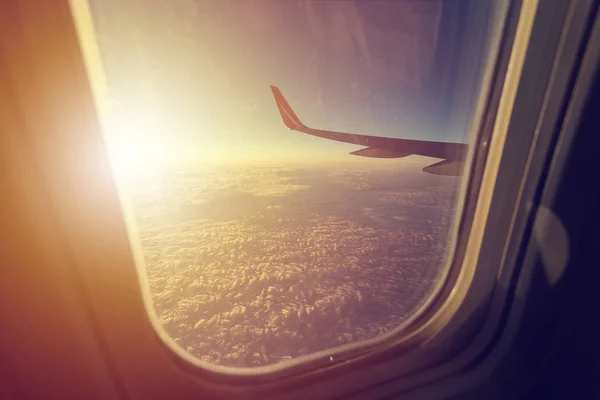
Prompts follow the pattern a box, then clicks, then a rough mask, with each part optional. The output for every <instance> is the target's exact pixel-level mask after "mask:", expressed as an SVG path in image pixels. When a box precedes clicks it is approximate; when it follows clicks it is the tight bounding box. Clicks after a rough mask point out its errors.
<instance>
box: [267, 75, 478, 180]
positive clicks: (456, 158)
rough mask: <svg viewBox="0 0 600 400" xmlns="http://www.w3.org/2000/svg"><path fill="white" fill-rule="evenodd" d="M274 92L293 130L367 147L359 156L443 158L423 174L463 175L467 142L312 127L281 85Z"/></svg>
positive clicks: (283, 118)
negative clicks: (369, 134)
mask: <svg viewBox="0 0 600 400" xmlns="http://www.w3.org/2000/svg"><path fill="white" fill-rule="evenodd" d="M271 91H272V92H273V97H275V103H276V104H277V108H278V109H279V114H281V119H282V120H283V123H284V124H285V126H287V127H288V128H289V129H291V130H295V131H299V132H304V133H306V134H309V135H312V136H318V137H322V138H325V139H330V140H335V141H337V142H343V143H351V144H356V145H359V146H366V147H365V148H363V149H360V150H357V151H353V152H352V153H350V154H352V155H355V156H362V157H374V158H401V157H406V156H409V155H412V154H416V155H421V156H426V157H435V158H441V159H443V160H442V161H441V162H438V163H436V164H433V165H429V166H427V167H425V168H424V169H423V171H424V172H428V173H432V174H437V175H448V176H460V175H462V170H463V166H464V161H465V158H466V155H467V149H468V145H467V144H466V143H450V142H433V141H426V140H411V139H398V138H388V137H380V136H368V135H359V134H355V133H344V132H334V131H326V130H321V129H313V128H309V127H308V126H306V125H304V124H303V123H302V122H301V121H300V118H298V116H297V115H296V113H295V112H294V110H292V107H290V105H289V103H288V102H287V100H286V99H285V97H284V96H283V94H282V93H281V91H280V90H279V88H278V87H277V86H273V85H271Z"/></svg>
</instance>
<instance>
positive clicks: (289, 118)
mask: <svg viewBox="0 0 600 400" xmlns="http://www.w3.org/2000/svg"><path fill="white" fill-rule="evenodd" d="M269 86H270V87H271V92H272V93H273V97H274V98H275V104H276V105H277V109H278V110H279V114H280V116H281V119H282V120H283V123H284V124H285V126H287V127H288V128H289V129H292V130H300V129H302V128H305V125H304V124H303V123H302V122H301V121H300V118H298V116H297V115H296V113H295V112H294V110H293V109H292V107H291V106H290V105H289V103H288V102H287V100H286V99H285V96H284V95H283V93H281V90H279V88H278V87H277V86H275V85H269Z"/></svg>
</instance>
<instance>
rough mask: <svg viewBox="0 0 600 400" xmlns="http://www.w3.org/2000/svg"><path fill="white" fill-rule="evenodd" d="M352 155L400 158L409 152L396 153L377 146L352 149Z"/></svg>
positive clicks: (408, 154)
mask: <svg viewBox="0 0 600 400" xmlns="http://www.w3.org/2000/svg"><path fill="white" fill-rule="evenodd" d="M350 154H352V155H353V156H361V157H372V158H402V157H408V156H410V155H411V153H398V152H395V151H391V150H386V149H380V148H377V147H367V148H364V149H360V150H356V151H353V152H352V153H350Z"/></svg>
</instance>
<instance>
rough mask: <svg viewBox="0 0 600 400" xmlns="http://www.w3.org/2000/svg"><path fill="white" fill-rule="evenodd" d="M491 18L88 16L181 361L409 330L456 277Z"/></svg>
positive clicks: (113, 142)
mask: <svg viewBox="0 0 600 400" xmlns="http://www.w3.org/2000/svg"><path fill="white" fill-rule="evenodd" d="M488 3H490V2H487V1H484V0H481V1H480V0H477V1H445V2H444V1H304V0H287V1H271V0H267V1H265V0H245V1H239V0H218V1H217V0H215V1H209V0H176V1H166V0H162V1H159V0H151V1H142V0H118V1H117V0H94V1H91V2H90V5H91V9H92V13H93V18H94V24H95V29H96V35H97V40H98V43H99V47H100V51H101V56H102V61H103V66H104V70H105V74H106V77H107V85H108V92H109V95H110V112H109V115H108V119H109V120H108V121H107V126H108V129H107V132H106V136H107V143H108V145H109V150H110V153H111V158H112V160H113V167H114V170H115V173H116V174H117V175H118V177H119V179H121V180H122V181H123V182H124V183H125V189H126V194H127V195H128V196H129V197H130V200H131V202H132V204H133V210H134V213H135V221H136V224H137V227H136V229H137V231H138V232H139V238H136V240H139V241H140V243H141V249H142V251H143V257H144V262H145V263H144V264H145V265H140V266H139V268H144V269H145V274H143V275H145V276H147V280H148V281H147V282H142V284H144V285H148V286H149V288H150V293H151V297H152V302H153V304H152V307H154V309H155V310H156V315H157V317H158V319H159V322H160V325H161V327H162V329H164V330H165V332H166V333H167V334H168V335H169V336H170V337H172V338H173V340H174V341H175V342H176V343H177V345H178V346H180V347H181V348H183V349H184V350H186V351H187V352H189V353H190V354H191V355H193V356H195V357H197V358H198V359H200V360H203V361H206V362H208V363H211V364H218V365H223V366H231V367H254V366H264V365H270V364H275V363H278V362H281V361H285V360H289V359H293V358H297V357H300V356H306V355H310V354H313V353H315V352H317V351H321V350H326V349H334V348H337V347H339V346H342V345H346V344H350V343H358V342H360V341H362V340H365V339H372V338H376V337H378V336H379V335H381V334H382V333H385V332H390V331H392V330H393V329H395V328H398V327H401V326H402V325H403V323H405V322H406V321H408V320H409V319H410V318H411V317H413V316H415V315H416V313H417V311H418V310H419V309H420V308H421V306H422V305H423V304H424V303H425V302H426V301H427V300H428V299H430V298H431V296H432V294H433V293H434V292H435V289H436V288H437V287H438V286H439V283H440V282H441V280H442V279H443V278H444V277H445V275H446V274H445V271H446V269H447V268H446V267H447V265H448V264H449V263H448V261H449V260H448V255H449V254H450V253H451V250H452V242H453V241H452V240H451V239H452V238H453V234H452V233H453V232H454V229H453V228H454V226H455V225H454V224H453V223H454V222H455V221H456V216H457V215H458V214H459V212H460V211H461V204H459V202H458V199H459V195H458V194H459V192H460V188H461V184H462V183H463V177H464V176H465V168H466V167H465V162H466V159H467V149H468V144H469V139H470V138H471V136H470V135H471V132H472V129H471V128H472V126H471V123H472V120H473V115H474V110H475V103H476V102H477V100H478V98H479V96H480V92H481V80H482V74H483V69H484V65H485V63H484V61H485V58H486V57H485V52H486V51H489V48H488V47H486V46H487V43H488V40H487V39H486V38H487V37H488V36H489V32H488V29H489V26H488V25H489V24H488V23H486V22H485V21H484V22H482V21H480V19H481V15H479V16H478V17H477V18H475V17H476V16H477V15H475V16H472V15H471V14H472V9H474V8H476V7H479V8H485V7H487V4H488ZM483 4H485V6H483ZM476 19H477V21H475V20H476ZM483 19H484V20H485V18H483ZM473 32H475V34H474V33H473ZM271 85H274V86H277V88H278V90H280V92H279V93H281V95H282V96H285V99H286V100H287V101H282V100H281V98H277V95H276V92H275V90H277V89H272V88H271ZM290 110H293V111H290ZM286 121H287V122H286ZM299 123H300V125H298V124H299ZM286 124H287V125H288V126H286ZM289 124H292V128H293V129H292V130H290V129H288V128H289ZM305 125H306V126H308V127H310V128H314V129H317V130H319V131H318V132H316V131H314V130H310V128H307V129H308V130H306V131H302V130H303V129H304V128H306V126H305ZM323 131H336V132H338V133H339V132H341V133H342V134H341V135H340V134H338V133H336V134H335V135H338V136H335V135H334V140H330V139H331V138H332V137H328V136H327V135H329V136H331V134H329V133H327V132H325V133H323ZM315 132H316V133H315ZM345 133H358V134H363V135H370V136H375V137H378V139H364V138H363V139H356V140H358V141H361V143H362V145H360V146H359V145H357V144H356V143H357V142H356V141H354V142H352V141H351V142H350V143H344V142H339V141H336V139H335V138H338V139H339V138H342V139H344V140H345V139H347V138H348V136H344V134H345ZM318 136H321V137H318ZM381 138H396V139H411V140H417V141H419V142H410V143H409V142H396V141H392V142H390V141H385V140H383V141H382V140H381ZM351 140H355V139H351ZM364 140H366V142H365V141H364ZM423 141H427V143H424V142H423ZM353 143H354V144H353ZM364 143H367V144H366V145H365V144H364ZM364 148H367V149H368V150H363V151H362V153H358V154H349V153H352V152H356V151H358V150H360V149H364ZM444 160H446V161H444ZM439 162H442V165H441V166H434V167H429V166H431V165H434V164H436V163H439Z"/></svg>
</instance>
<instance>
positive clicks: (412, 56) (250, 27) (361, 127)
mask: <svg viewBox="0 0 600 400" xmlns="http://www.w3.org/2000/svg"><path fill="white" fill-rule="evenodd" d="M460 3H461V2H446V4H445V5H444V7H448V6H449V5H448V4H453V5H450V6H453V7H460ZM456 4H458V5H456ZM92 5H93V13H94V19H95V23H96V30H97V35H98V40H99V44H100V50H101V53H102V57H103V61H104V67H105V70H106V75H107V81H108V86H109V91H110V93H111V98H112V100H113V103H114V104H115V105H116V106H115V113H116V114H119V115H121V117H119V118H118V120H119V121H124V120H126V119H127V118H138V119H143V120H144V122H145V126H146V127H148V126H149V127H148V128H145V129H146V130H148V132H145V131H144V129H142V128H139V129H138V128H131V129H130V130H129V131H127V130H126V129H123V130H121V131H119V135H121V136H123V137H128V139H131V140H130V141H132V142H133V143H137V142H143V141H150V140H153V141H154V142H155V144H156V146H155V148H158V149H162V150H164V151H165V152H168V153H169V154H170V157H172V158H175V159H177V158H181V159H182V160H183V159H185V160H196V159H199V160H208V159H211V160H223V161H227V160H246V159H261V160H271V159H272V160H286V159H314V160H320V159H336V160H337V159H340V160H343V159H345V158H349V157H350V158H353V157H354V156H349V155H348V152H350V151H353V150H356V149H357V147H356V146H352V145H346V144H340V143H335V142H330V141H326V140H323V139H319V138H313V137H309V136H306V135H303V134H301V133H297V132H290V131H288V130H287V128H285V127H284V126H283V124H282V122H281V120H280V118H279V115H278V112H277V108H276V107H275V104H274V102H273V99H272V97H271V92H270V89H269V85H271V84H274V85H277V86H279V87H280V89H281V90H282V92H283V93H284V95H285V96H286V97H287V99H288V101H289V102H290V104H291V106H292V107H293V108H294V110H295V111H296V113H297V114H298V115H299V117H300V118H301V119H302V120H303V122H304V123H305V124H307V125H309V126H312V127H315V128H322V129H332V130H338V131H347V132H355V133H364V134H370V135H379V136H389V137H403V138H415V139H425V140H442V141H465V140H466V135H467V132H466V130H467V128H466V126H450V125H449V124H448V123H447V120H446V117H447V115H448V114H449V113H451V112H452V106H453V101H455V100H453V101H450V100H449V99H450V97H449V96H448V95H447V94H448V93H449V92H451V91H452V84H454V83H455V82H452V79H451V78H450V79H449V78H447V76H452V75H448V71H449V70H451V69H452V67H453V65H454V63H455V62H456V61H457V57H459V56H460V49H461V42H460V41H459V40H458V38H457V36H456V35H451V34H448V32H446V31H444V29H445V28H443V25H442V24H441V23H440V21H441V15H442V3H441V2H437V1H424V2H414V1H412V2H402V1H394V2H392V1H366V2H354V1H296V0H288V1H270V0H269V1H265V0H259V1H254V0H244V1H239V0H216V1H209V0H202V1H200V0H176V1H164V0H163V1H159V0H151V1H145V2H142V1H139V0H136V1H133V0H129V1H114V0H110V1H95V2H93V3H92ZM444 49H446V50H448V49H450V50H449V51H445V52H444V51H443V50H444ZM457 65H458V66H459V67H460V68H462V67H470V66H464V65H461V64H460V62H459V63H458V64H457ZM441 76H446V78H444V79H446V80H445V81H443V79H442V78H441ZM473 79H478V76H476V75H475V76H473ZM444 88H445V89H444ZM444 90H445V92H444ZM444 93H446V95H445V94H444ZM132 110H134V111H132ZM132 116H135V117H132ZM123 126H139V123H138V124H137V125H136V124H135V123H133V124H132V125H130V124H129V123H125V122H123ZM150 131H151V132H150Z"/></svg>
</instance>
